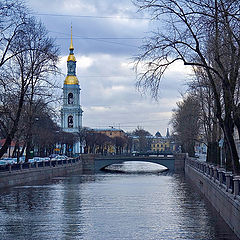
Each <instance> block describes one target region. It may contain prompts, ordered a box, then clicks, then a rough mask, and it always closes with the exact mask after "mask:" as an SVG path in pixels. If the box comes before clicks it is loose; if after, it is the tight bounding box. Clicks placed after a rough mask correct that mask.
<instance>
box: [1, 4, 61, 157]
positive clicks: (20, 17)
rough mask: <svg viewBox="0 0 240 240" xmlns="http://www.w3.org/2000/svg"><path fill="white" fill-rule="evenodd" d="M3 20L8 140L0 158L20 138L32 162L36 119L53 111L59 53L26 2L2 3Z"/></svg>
mask: <svg viewBox="0 0 240 240" xmlns="http://www.w3.org/2000/svg"><path fill="white" fill-rule="evenodd" d="M0 17H1V20H0V131H1V135H2V136H3V137H4V138H5V139H6V141H5V143H4V145H3V146H2V147H1V149H0V157H2V156H3V154H4V153H5V152H6V151H7V149H8V147H9V145H10V144H11V141H12V140H13V139H14V138H16V141H17V142H18V141H23V142H24V145H25V147H26V159H28V158H29V154H30V150H31V148H32V142H33V131H35V130H34V124H35V122H36V118H37V116H40V115H41V116H43V115H44V114H45V113H46V112H47V109H49V107H48V104H49V101H51V100H49V99H50V97H51V96H52V90H53V89H54V83H53V81H52V80H51V79H53V78H52V77H51V78H50V77H49V76H50V75H51V74H55V73H56V72H57V71H58V68H57V63H58V59H59V57H58V55H59V50H58V48H57V47H56V44H55V41H54V40H53V39H52V38H50V37H48V33H47V30H46V29H45V27H44V26H43V24H42V23H41V22H39V21H37V20H36V19H35V18H34V17H32V16H31V15H30V14H29V11H28V9H27V8H26V7H25V6H24V4H23V3H22V1H20V0H1V1H0ZM51 99H52V98H51ZM40 113H41V114H40ZM48 117H50V116H48ZM39 118H40V117H39ZM35 125H36V124H35ZM39 133H40V132H39Z"/></svg>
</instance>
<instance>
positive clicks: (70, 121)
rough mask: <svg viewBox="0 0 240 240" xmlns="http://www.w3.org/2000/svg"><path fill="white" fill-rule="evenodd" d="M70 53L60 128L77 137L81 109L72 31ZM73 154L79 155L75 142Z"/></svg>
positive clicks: (79, 128) (77, 144) (78, 143)
mask: <svg viewBox="0 0 240 240" xmlns="http://www.w3.org/2000/svg"><path fill="white" fill-rule="evenodd" d="M69 50H70V53H69V56H68V59H67V76H66V78H65V81H64V84H63V105H62V109H61V128H62V130H63V131H64V132H69V133H73V134H76V135H79V133H80V130H81V128H82V113H83V111H82V108H81V105H80V90H81V89H80V85H79V81H78V78H77V76H76V62H77V61H76V58H75V56H74V53H73V50H74V47H73V42H72V29H71V44H70V48H69ZM70 150H71V151H72V153H73V154H79V153H81V144H80V142H79V141H78V142H76V143H75V144H74V145H73V146H72V149H70Z"/></svg>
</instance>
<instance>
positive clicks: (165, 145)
mask: <svg viewBox="0 0 240 240" xmlns="http://www.w3.org/2000/svg"><path fill="white" fill-rule="evenodd" d="M169 150H170V139H167V138H163V137H154V138H153V140H152V144H151V151H152V152H165V151H169Z"/></svg>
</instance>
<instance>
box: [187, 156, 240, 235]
mask: <svg viewBox="0 0 240 240" xmlns="http://www.w3.org/2000/svg"><path fill="white" fill-rule="evenodd" d="M185 174H186V176H187V177H189V178H190V179H191V181H192V182H193V183H194V184H196V185H197V186H198V188H199V189H200V191H201V192H202V193H203V194H204V195H205V197H206V198H207V199H208V200H209V201H210V203H211V204H212V205H213V206H214V208H215V209H216V210H217V211H218V213H219V214H220V215H221V217H222V218H223V219H224V220H225V222H226V223H227V224H228V225H229V226H230V227H231V228H232V230H233V231H234V232H235V234H236V235H237V236H238V237H239V238H240V176H236V175H234V174H233V173H232V172H227V171H225V169H223V168H219V167H216V166H213V165H211V164H209V163H206V162H202V161H198V160H196V159H192V158H187V159H186V161H185Z"/></svg>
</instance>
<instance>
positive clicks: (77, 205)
mask: <svg viewBox="0 0 240 240" xmlns="http://www.w3.org/2000/svg"><path fill="white" fill-rule="evenodd" d="M0 239H3V240H12V239H19V240H22V239H24V240H28V239H29V240H30V239H38V240H41V239H44V240H48V239H56V240H61V239H64V240H68V239H69V240H70V239H71V240H72V239H84V240H112V239H113V240H115V239H119V240H120V239H121V240H122V239H126V240H131V239H139V240H148V239H149V240H150V239H154V240H155V239H156V240H161V239H164V240H174V239H184V240H223V239H226V240H228V239H229V240H237V238H236V237H235V236H234V235H233V233H232V232H231V231H230V229H229V228H228V227H227V225H226V224H225V223H224V222H223V221H222V219H221V218H219V216H218V215H216V212H215V211H214V210H213V209H212V207H211V206H209V204H208V203H207V202H206V201H204V200H203V199H202V197H201V195H199V193H198V192H195V191H194V189H193V188H192V187H191V186H190V185H189V183H187V182H186V180H185V179H184V177H183V176H179V175H174V174H173V175H172V174H168V173H162V174H156V173H155V174H145V175H144V174H141V175H137V174H130V175H128V174H116V173H114V174H109V173H107V174H101V175H81V176H77V175H75V176H70V177H66V178H56V179H54V180H53V181H52V182H51V183H49V184H45V185H44V184H41V185H36V186H22V187H15V188H11V189H9V190H8V191H5V192H2V193H1V196H0Z"/></svg>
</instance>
